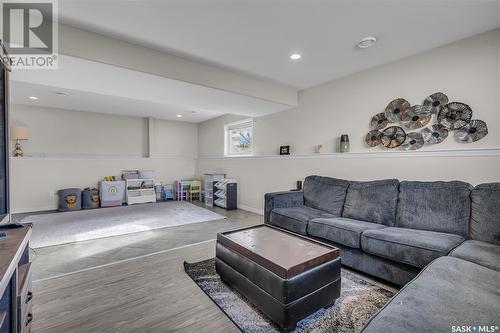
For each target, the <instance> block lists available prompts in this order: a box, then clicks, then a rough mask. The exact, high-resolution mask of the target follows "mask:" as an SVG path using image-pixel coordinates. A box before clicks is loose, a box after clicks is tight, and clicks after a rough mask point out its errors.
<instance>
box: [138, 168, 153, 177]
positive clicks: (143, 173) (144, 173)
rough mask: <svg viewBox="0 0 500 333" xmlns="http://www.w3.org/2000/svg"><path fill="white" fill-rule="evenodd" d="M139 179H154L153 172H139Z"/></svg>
mask: <svg viewBox="0 0 500 333" xmlns="http://www.w3.org/2000/svg"><path fill="white" fill-rule="evenodd" d="M139 179H155V172H154V171H153V170H139Z"/></svg>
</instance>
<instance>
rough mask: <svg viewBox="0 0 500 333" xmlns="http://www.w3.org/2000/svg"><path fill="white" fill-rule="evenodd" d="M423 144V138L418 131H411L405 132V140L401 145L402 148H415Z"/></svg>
mask: <svg viewBox="0 0 500 333" xmlns="http://www.w3.org/2000/svg"><path fill="white" fill-rule="evenodd" d="M423 146H424V138H423V137H422V134H420V133H418V132H411V133H407V134H406V140H405V142H403V144H402V145H401V147H402V148H403V149H404V150H417V149H420V148H422V147H423Z"/></svg>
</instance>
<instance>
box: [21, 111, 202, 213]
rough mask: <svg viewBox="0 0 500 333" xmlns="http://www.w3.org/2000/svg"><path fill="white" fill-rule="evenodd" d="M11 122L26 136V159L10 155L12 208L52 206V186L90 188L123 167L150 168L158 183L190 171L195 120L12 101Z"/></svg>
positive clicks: (186, 175)
mask: <svg viewBox="0 0 500 333" xmlns="http://www.w3.org/2000/svg"><path fill="white" fill-rule="evenodd" d="M148 123H150V124H151V125H152V126H151V133H152V135H151V139H150V138H149V126H148ZM11 124H12V125H25V126H27V127H28V129H29V134H30V139H29V140H28V141H24V142H22V144H23V147H24V150H25V154H26V157H23V158H11V200H12V210H13V212H21V211H35V210H47V209H54V208H55V207H56V200H57V197H56V196H53V192H56V191H57V190H58V189H60V188H66V187H81V188H84V187H87V186H96V185H97V182H98V181H99V180H101V179H102V178H103V177H104V176H107V175H116V176H118V175H120V173H121V171H122V170H126V169H151V170H154V171H155V173H156V179H157V180H158V181H163V182H165V181H167V180H168V181H169V182H171V181H172V180H174V179H180V178H191V177H193V175H194V170H195V158H196V155H197V126H196V125H195V124H190V123H181V122H173V121H165V120H157V119H153V120H148V119H144V118H134V117H125V116H114V115H107V114H101V113H92V112H82V111H69V110H61V109H50V108H37V107H31V106H24V105H16V104H15V105H12V107H11ZM149 140H151V158H148V156H149ZM11 149H12V143H11Z"/></svg>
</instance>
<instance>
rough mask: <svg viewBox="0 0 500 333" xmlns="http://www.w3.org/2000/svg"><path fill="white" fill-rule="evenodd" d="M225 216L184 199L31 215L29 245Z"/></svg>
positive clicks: (74, 240) (101, 235)
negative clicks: (31, 229)
mask: <svg viewBox="0 0 500 333" xmlns="http://www.w3.org/2000/svg"><path fill="white" fill-rule="evenodd" d="M224 218H225V217H224V216H222V215H219V214H217V213H214V212H212V211H210V210H208V209H205V208H202V207H199V206H195V205H193V204H191V203H189V202H185V201H170V202H159V203H155V204H143V205H134V206H122V207H112V208H100V209H93V210H79V211H74V212H64V213H53V214H42V215H32V216H27V217H25V218H24V219H23V220H22V221H21V223H33V235H32V237H31V240H30V246H31V247H32V248H40V247H46V246H52V245H59V244H65V243H72V242H78V241H84V240H89V239H97V238H103V237H110V236H117V235H124V234H130V233H134V232H141V231H148V230H154V229H160V228H167V227H174V226H178V225H183V224H190V223H198V222H206V221H212V220H220V219H224Z"/></svg>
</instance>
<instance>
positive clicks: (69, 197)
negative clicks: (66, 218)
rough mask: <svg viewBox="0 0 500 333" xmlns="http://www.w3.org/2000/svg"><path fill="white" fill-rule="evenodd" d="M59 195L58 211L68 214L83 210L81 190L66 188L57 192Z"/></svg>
mask: <svg viewBox="0 0 500 333" xmlns="http://www.w3.org/2000/svg"><path fill="white" fill-rule="evenodd" d="M57 194H58V195H59V205H58V210H59V211H61V212H67V211H71V210H80V209H82V190H81V189H79V188H65V189H62V190H59V191H58V192H57Z"/></svg>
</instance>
